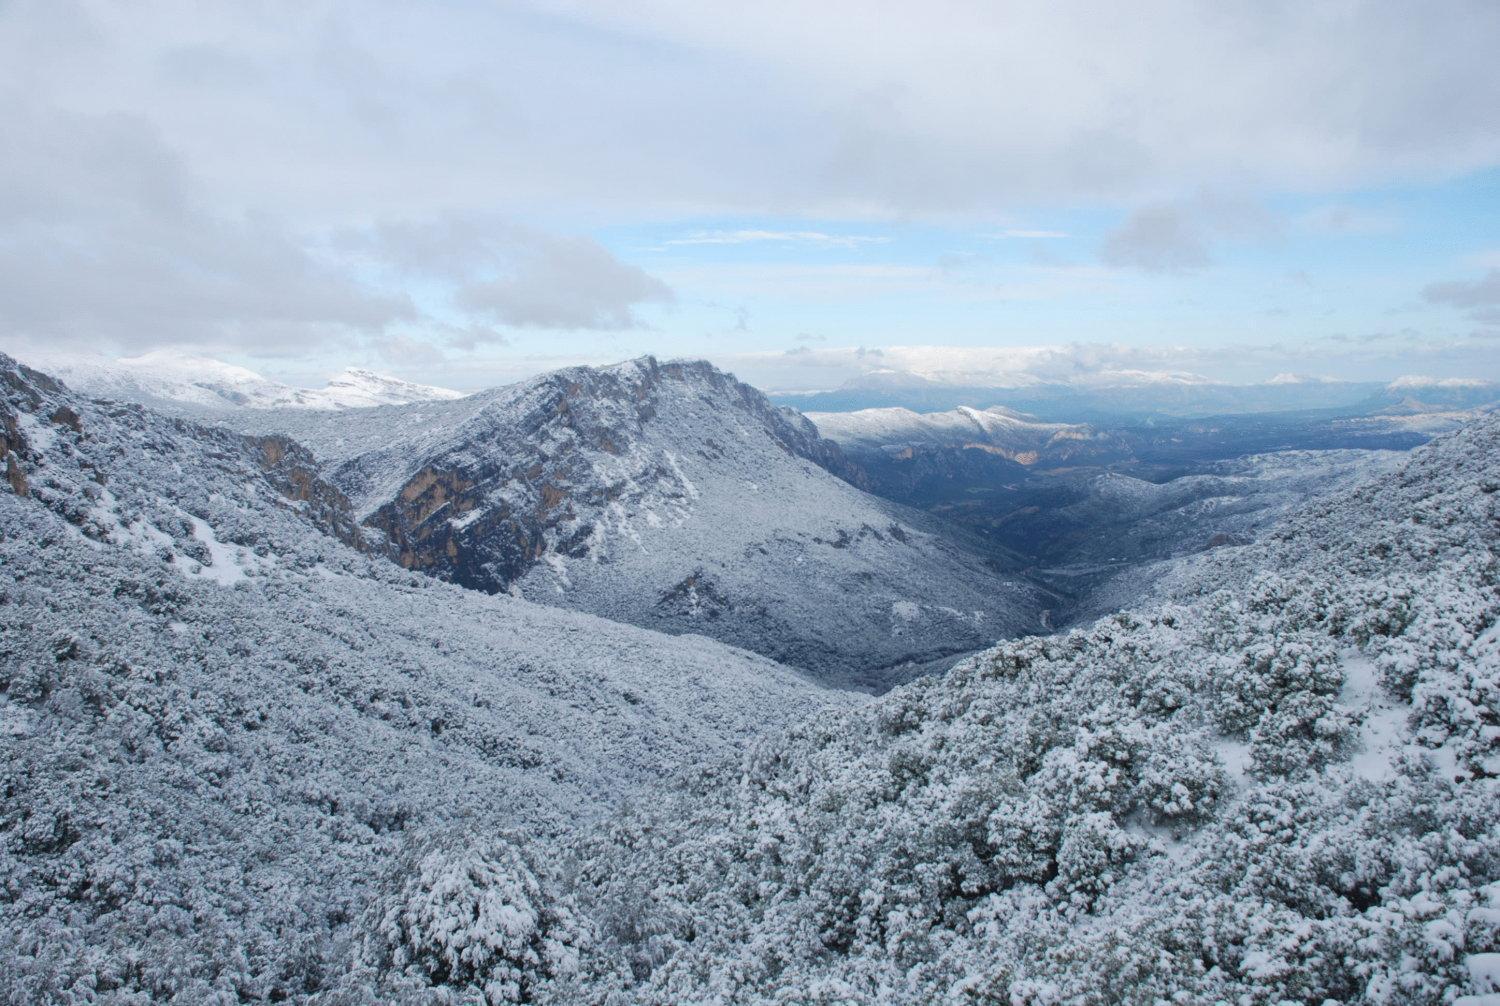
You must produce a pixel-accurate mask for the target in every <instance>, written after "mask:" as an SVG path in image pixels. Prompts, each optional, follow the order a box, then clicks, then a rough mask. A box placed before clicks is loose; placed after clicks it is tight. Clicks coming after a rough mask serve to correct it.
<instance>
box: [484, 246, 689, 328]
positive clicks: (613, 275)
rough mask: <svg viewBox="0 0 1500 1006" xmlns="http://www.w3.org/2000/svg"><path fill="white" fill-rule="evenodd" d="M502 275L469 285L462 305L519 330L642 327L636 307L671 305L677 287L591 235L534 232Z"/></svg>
mask: <svg viewBox="0 0 1500 1006" xmlns="http://www.w3.org/2000/svg"><path fill="white" fill-rule="evenodd" d="M531 238H532V240H531V241H529V242H528V243H527V244H526V245H524V246H520V247H516V248H514V249H513V250H512V257H511V259H510V261H509V263H508V264H507V267H506V269H505V271H504V272H502V274H501V275H498V276H496V277H495V278H493V279H487V280H481V281H478V282H473V283H468V284H465V285H464V286H462V287H460V288H459V289H458V291H457V293H456V295H455V298H454V299H455V301H456V302H457V304H458V305H459V306H460V307H462V308H465V309H467V310H470V311H474V312H476V313H479V314H483V315H488V316H490V317H493V318H494V319H495V320H496V321H499V322H500V323H501V324H504V325H512V326H515V327H516V328H554V329H625V328H639V327H641V324H642V322H641V320H640V318H639V317H638V316H637V315H636V312H635V309H636V308H637V307H638V306H640V305H642V304H647V303H667V302H670V301H671V300H672V290H671V288H670V287H668V286H667V285H666V284H665V283H663V282H662V281H661V280H659V279H657V278H656V277H654V276H651V275H650V274H648V273H647V272H646V271H645V270H643V269H641V268H639V267H638V266H633V265H629V264H627V263H624V262H621V261H620V260H619V259H617V258H615V257H614V255H612V254H611V253H610V252H609V251H608V249H606V248H605V247H604V246H603V245H601V244H599V243H598V242H597V241H594V240H592V239H590V238H581V237H553V236H546V237H542V236H538V235H535V234H533V235H531Z"/></svg>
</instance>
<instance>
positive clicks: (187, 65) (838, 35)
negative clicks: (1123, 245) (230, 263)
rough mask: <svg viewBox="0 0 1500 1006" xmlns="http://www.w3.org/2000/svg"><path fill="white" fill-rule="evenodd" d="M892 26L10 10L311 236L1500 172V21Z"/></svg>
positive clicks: (1148, 17) (212, 174)
mask: <svg viewBox="0 0 1500 1006" xmlns="http://www.w3.org/2000/svg"><path fill="white" fill-rule="evenodd" d="M877 10H878V13H876V14H873V15H872V13H871V11H870V9H869V8H868V7H867V6H866V5H864V4H861V3H858V2H857V0H829V2H827V3H822V4H818V5H816V6H815V9H808V7H807V5H805V4H798V3H794V2H792V0H769V2H766V3H761V4H743V5H736V6H735V7H733V9H723V8H722V5H703V4H687V3H681V2H676V0H644V2H642V3H637V4H628V5H623V4H612V5H611V4H546V3H541V2H518V3H514V4H466V5H464V4H461V5H448V6H445V7H444V8H443V9H442V12H441V13H440V14H438V15H435V14H434V13H433V12H431V11H428V10H424V9H419V8H411V7H402V6H400V5H377V6H376V8H375V9H374V10H372V9H371V8H370V7H369V5H367V4H363V3H357V2H355V0H330V2H328V3H320V4H313V5H291V6H288V7H285V8H279V9H278V15H277V16H276V17H275V18H269V17H267V16H265V14H264V13H263V12H261V11H259V10H258V9H256V7H255V5H244V4H229V3H218V4H215V3H203V4H195V5H194V6H193V16H192V17H190V18H189V17H184V16H182V13H181V9H180V7H179V6H178V5H175V4H171V3H150V2H147V3H140V4H131V5H129V6H128V7H121V6H119V5H111V4H106V3H88V2H84V3H81V4H47V3H40V2H31V3H25V2H23V3H13V4H7V5H5V6H4V8H3V11H4V13H3V14H0V18H3V23H0V66H4V67H6V76H7V77H8V78H9V79H11V80H15V81H25V82H26V84H27V87H28V88H29V89H31V90H32V91H34V93H38V94H47V95H50V96H52V98H53V99H54V100H55V102H56V104H57V105H58V106H59V107H66V108H74V109H79V110H94V111H100V110H103V109H105V108H111V109H117V110H120V111H123V112H125V113H128V114H136V115H141V116H144V117H147V118H149V119H150V120H151V121H152V122H153V123H154V125H155V126H156V127H157V128H158V129H159V130H160V132H161V134H162V135H163V136H165V137H166V138H167V141H168V142H169V143H170V144H172V145H173V146H174V147H175V148H177V149H179V150H181V151H182V152H183V156H184V157H185V159H186V161H187V163H188V164H189V166H190V167H191V169H192V170H193V171H194V172H195V173H196V174H198V175H199V176H201V177H203V178H208V179H213V186H214V190H215V191H214V192H213V193H212V196H213V197H214V199H215V200H218V201H221V202H222V203H223V204H224V205H226V206H232V207H234V208H235V209H243V208H245V207H247V206H256V207H258V208H260V209H263V210H265V211H267V212H276V213H283V214H286V215H287V217H288V218H293V219H297V220H299V221H303V222H306V223H308V224H310V225H311V224H316V225H324V224H329V223H331V222H332V221H331V219H330V218H338V220H339V221H341V222H348V221H351V220H356V219H361V218H363V219H369V218H371V217H374V216H378V215H382V214H386V215H397V216H403V217H423V216H432V215H436V214H437V213H438V212H439V211H440V210H442V209H444V208H449V209H451V208H454V207H459V208H463V209H464V210H473V209H479V208H482V207H483V208H489V209H491V210H496V211H499V212H501V213H503V214H506V215H513V216H514V215H518V214H520V213H522V212H541V213H551V212H569V211H572V210H580V209H582V210H588V211H605V212H612V213H617V214H620V215H622V216H628V217H631V218H633V219H643V218H646V219H649V218H650V217H647V216H645V215H646V214H657V216H656V217H655V218H657V219H662V218H666V217H669V216H670V217H672V218H676V219H682V218H683V216H685V215H686V216H697V217H698V218H700V219H702V218H705V217H709V216H712V215H714V214H724V213H741V214H744V213H764V212H767V210H768V208H770V209H772V210H773V211H774V212H776V213H777V214H779V215H781V216H782V217H783V218H785V217H787V216H790V215H806V216H815V217H821V218H824V219H827V218H830V217H831V216H835V215H837V216H844V217H851V216H880V217H887V218H891V217H899V218H910V219H945V220H946V219H951V218H952V217H953V215H955V214H966V213H991V212H993V213H996V214H997V215H1001V214H1004V213H1006V212H1010V211H1013V210H1014V209H1015V207H1016V206H1017V205H1018V204H1023V203H1026V204H1031V205H1036V204H1037V203H1039V202H1041V203H1052V204H1056V203H1057V202H1066V201H1070V200H1098V199H1108V200H1111V201H1125V202H1142V201H1148V200H1152V199H1159V198H1162V197H1163V195H1164V194H1167V193H1171V192H1190V191H1194V190H1196V189H1200V188H1203V187H1205V186H1208V187H1219V186H1223V187H1228V188H1235V189H1237V190H1246V191H1262V190H1276V191H1283V190H1292V191H1327V190H1329V189H1333V188H1338V187H1342V186H1355V185H1359V186H1369V185H1376V184H1381V183H1383V182H1389V181H1406V180H1421V179H1429V178H1434V177H1455V176H1458V175H1461V174H1463V173H1466V172H1469V171H1472V170H1476V169H1482V168H1485V167H1489V166H1493V165H1494V164H1495V163H1497V160H1500V133H1497V131H1496V130H1495V129H1494V128H1493V111H1492V110H1493V109H1494V108H1495V107H1497V106H1500V75H1496V74H1495V73H1494V72H1493V65H1492V61H1493V49H1494V39H1495V38H1496V37H1497V36H1500V7H1497V6H1496V5H1495V4H1493V3H1491V2H1488V0H1454V2H1452V3H1446V4H1443V5H1441V7H1440V8H1437V9H1434V8H1431V7H1430V6H1427V5H1414V4H1388V3H1345V4H1280V3H1272V4H1264V3H1236V4H1227V5H1226V4H1206V5H1194V4H1182V3H1174V2H1171V0H1161V2H1151V3H1146V4H1143V5H1134V4H1131V5H1106V6H1105V7H1104V8H1102V9H1101V7H1100V6H1099V5H1096V4H1083V3H1063V4H986V3H961V2H955V0H942V2H938V3H936V4H929V5H900V4H883V5H880V6H879V7H878V9H877ZM856 24H857V25H858V28H859V35H860V44H859V45H858V46H851V45H850V44H849V38H850V31H851V25H856ZM1168 29H1170V30H1168ZM1434 54H1441V56H1440V57H1436V56H1434ZM575 69H579V70H580V71H582V70H585V69H586V72H572V71H574V70H575ZM0 114H3V113H0ZM314 218H316V219H314Z"/></svg>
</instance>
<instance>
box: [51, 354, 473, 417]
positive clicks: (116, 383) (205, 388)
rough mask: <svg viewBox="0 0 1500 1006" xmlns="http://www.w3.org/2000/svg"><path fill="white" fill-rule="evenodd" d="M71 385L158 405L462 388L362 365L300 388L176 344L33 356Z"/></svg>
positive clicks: (355, 402) (216, 407)
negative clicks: (115, 353) (115, 355)
mask: <svg viewBox="0 0 1500 1006" xmlns="http://www.w3.org/2000/svg"><path fill="white" fill-rule="evenodd" d="M30 362H31V363H32V364H33V365H34V366H36V367H37V368H38V369H39V370H42V371H44V372H47V373H51V374H54V375H55V376H57V377H59V378H61V379H62V380H63V381H64V382H65V383H66V384H68V386H69V387H72V388H74V389H76V390H78V391H80V392H82V393H84V394H87V395H91V396H93V397H96V398H116V399H120V400H123V401H130V402H136V403H138V404H142V405H148V406H152V407H155V408H166V409H169V410H170V409H173V408H174V407H175V408H188V409H195V410H212V411H227V410H238V409H314V410H339V409H351V408H369V407H372V406H378V405H404V404H409V403H412V402H422V401H446V400H451V399H455V398H461V397H463V392H459V391H452V390H450V389H448V388H438V387H432V386H430V385H425V384H416V383H414V382H411V381H406V380H402V379H401V378H398V377H390V376H387V375H384V374H379V373H376V372H375V371H372V370H367V369H364V368H359V367H349V368H346V369H345V370H343V371H340V372H339V373H337V374H335V375H333V376H332V377H331V378H329V380H328V383H327V385H325V386H324V387H322V388H297V387H293V386H291V385H288V384H283V383H281V382H279V381H273V380H271V379H269V378H267V377H264V376H262V375H261V374H259V373H257V372H255V371H254V370H251V369H249V368H248V367H241V366H238V365H236V364H232V363H226V362H224V361H222V360H217V359H214V358H213V357H209V356H203V355H200V354H195V353H187V352H182V351H178V350H169V349H159V350H153V351H152V352H149V353H144V354H142V355H140V356H133V357H123V358H120V359H114V360H110V359H106V358H104V357H93V356H80V355H72V354H40V355H37V356H36V357H35V358H34V359H33V360H31V361H30Z"/></svg>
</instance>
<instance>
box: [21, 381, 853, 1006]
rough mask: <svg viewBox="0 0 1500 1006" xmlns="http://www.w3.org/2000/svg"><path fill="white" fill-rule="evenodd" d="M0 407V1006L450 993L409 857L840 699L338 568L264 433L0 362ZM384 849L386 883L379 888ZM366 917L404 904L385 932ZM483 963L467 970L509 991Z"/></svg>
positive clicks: (595, 808)
mask: <svg viewBox="0 0 1500 1006" xmlns="http://www.w3.org/2000/svg"><path fill="white" fill-rule="evenodd" d="M0 386H3V391H4V396H5V397H4V400H3V402H0V424H3V425H0V438H3V441H0V453H3V454H4V455H5V461H4V463H5V464H6V466H7V471H8V478H9V484H8V485H7V486H6V487H5V490H4V491H0V753H3V758H0V792H3V794H4V799H3V801H0V1001H4V1002H16V1003H34V1002H93V1001H105V1002H141V1003H144V1002H178V1003H194V1004H197V1003H207V1002H239V1001H261V1000H271V1001H275V1000H278V999H288V998H290V999H302V998H305V997H306V996H308V995H311V994H313V993H315V992H317V991H319V990H324V991H326V990H327V989H329V988H332V987H333V986H334V985H335V984H336V983H337V982H338V981H339V980H342V979H343V978H344V977H345V976H346V972H348V973H349V974H363V973H364V972H362V971H359V969H358V968H355V967H354V963H353V962H354V961H355V960H356V958H358V959H360V960H363V959H364V958H363V957H359V955H360V954H366V955H369V956H370V959H371V960H372V961H375V962H377V963H379V962H384V963H385V964H387V965H389V966H390V968H392V969H395V970H394V971H393V972H392V973H393V974H394V973H395V971H402V972H404V970H407V969H409V968H411V967H418V966H420V967H426V968H429V969H430V973H432V974H435V975H439V976H443V977H444V978H445V979H451V980H453V981H458V980H459V979H460V978H461V977H462V976H464V975H467V974H470V973H477V972H465V971H462V970H455V969H454V968H453V967H451V966H449V965H446V964H442V963H441V961H442V951H441V950H440V949H438V950H434V949H433V947H434V944H433V943H432V942H431V941H432V939H436V938H438V937H432V936H431V935H430V934H429V935H422V934H423V933H425V932H427V930H426V928H425V927H427V926H428V924H429V923H428V921H424V919H423V917H422V916H421V914H420V910H418V909H416V908H411V907H410V905H411V904H412V900H411V899H413V898H418V897H426V896H428V895H420V894H419V893H417V892H419V891H420V890H421V888H420V883H421V881H420V871H421V870H424V869H425V870H435V871H437V872H436V873H433V874H432V876H433V877H434V878H437V879H435V880H433V883H448V881H446V880H443V879H442V878H444V877H456V876H459V875H460V874H461V873H462V872H463V871H464V870H468V869H470V867H465V866H462V865H453V866H451V867H449V866H435V865H433V864H432V863H430V862H429V860H428V859H426V858H424V857H425V856H427V855H429V854H430V853H431V851H432V849H433V848H435V847H434V845H433V843H435V842H438V840H439V839H440V838H441V836H443V835H446V834H448V833H449V832H450V831H452V830H453V829H458V830H459V831H460V832H461V833H462V834H463V835H464V837H465V842H470V841H478V840H480V839H482V838H483V837H485V836H489V835H496V834H498V833H499V831H500V830H501V829H515V828H522V829H525V830H526V831H527V832H528V833H529V834H531V835H533V836H537V837H538V839H539V840H545V839H546V837H547V836H555V835H558V834H560V833H562V832H564V831H565V830H566V829H568V828H571V827H573V826H576V825H577V824H578V822H579V821H581V820H586V819H588V818H589V817H591V816H595V815H598V814H601V813H604V812H606V811H607V810H609V809H610V808H611V807H613V806H614V804H615V803H616V802H617V801H619V800H622V799H630V798H632V797H633V796H634V795H636V794H639V793H640V792H643V791H645V790H646V789H647V788H648V787H651V786H653V785H655V784H657V783H659V782H660V781H661V780H662V779H663V778H664V777H666V776H668V775H670V774H671V773H673V772H674V771H676V770H677V768H678V766H680V765H683V764H696V763H698V762H701V761H704V760H709V761H714V760H717V759H719V758H721V757H723V756H725V755H727V754H728V753H729V752H731V751H733V750H735V749H736V748H737V747H738V746H739V745H741V744H742V743H744V742H745V741H746V740H747V739H748V738H749V737H751V736H753V735H754V734H756V733H758V732H760V731H763V730H764V729H765V728H766V725H767V724H768V723H775V722H777V721H780V722H782V723H785V722H788V721H790V720H791V719H794V718H796V717H797V716H799V715H802V714H804V713H805V712H807V711H809V710H811V709H814V708H818V707H819V706H821V705H823V704H826V703H829V702H841V701H849V700H848V699H847V698H845V697H844V696H841V695H840V694H838V693H833V692H828V691H825V690H823V689H819V688H816V687H815V686H814V685H812V683H811V682H809V681H807V680H806V679H804V678H802V677H801V676H799V675H797V674H795V673H794V672H792V671H789V670H787V669H785V668H782V667H780V666H778V665H776V664H773V663H771V662H770V661H768V660H765V659H763V658H760V657H756V656H754V655H751V654H748V653H745V652H743V651H738V650H732V649H730V648H728V647H724V646H722V645H719V644H717V643H713V642H711V641H709V640H706V639H703V638H701V637H686V636H685V637H667V636H661V635H658V634H655V633H650V632H646V631H644V630H640V629H635V628H631V627H628V626H622V625H617V624H614V623H610V622H606V621H603V620H601V619H598V618H594V617H591V616H587V615H582V614H575V613H571V612H566V611H561V610H556V609H551V608H542V607H538V606H535V605H532V604H529V603H527V602H525V601H521V600H517V599H513V598H510V597H504V596H498V597H497V596H490V595H486V594H480V593H475V592H471V591H465V590H462V589H460V588H457V587H453V586H450V585H448V584H444V583H441V582H439V581H437V580H434V579H432V578H430V577H426V576H421V575H418V574H413V573H407V572H403V571H401V570H400V569H398V568H397V567H395V566H393V565H391V564H390V563H388V562H387V561H385V560H384V559H379V558H375V557H371V556H368V555H365V554H361V552H359V551H358V550H357V549H356V548H354V547H351V546H350V545H348V544H345V543H344V542H342V541H340V540H337V538H336V537H335V535H338V536H340V537H343V538H344V539H346V540H347V541H350V542H353V543H354V544H355V545H359V544H360V539H359V536H358V532H357V531H355V530H354V529H353V527H352V525H350V524H349V523H348V522H347V520H346V519H344V518H343V517H341V512H342V509H341V497H340V496H339V494H337V493H336V492H334V491H332V490H330V489H328V487H326V486H320V485H319V484H318V483H317V482H316V480H315V479H313V478H312V476H311V475H310V473H309V472H308V471H307V470H306V469H303V468H300V467H298V466H297V465H296V464H295V461H296V458H297V454H296V452H295V450H294V449H293V448H292V447H290V446H289V445H287V444H286V443H284V442H281V441H265V442H263V441H257V440H248V439H246V438H242V437H239V436H236V435H232V434H227V433H224V432H222V431H211V430H205V429H202V428H199V427H196V426H193V425H191V424H187V423H183V422H179V421H175V420H168V419H163V418H160V417H158V416H154V415H152V414H151V413H149V412H145V411H143V410H141V409H139V408H137V407H134V406H128V407H117V406H99V405H95V404H92V403H89V402H86V401H84V400H82V399H79V398H77V397H76V396H73V395H70V394H68V393H66V392H65V390H64V389H62V388H61V387H59V386H57V385H56V384H54V383H53V382H51V381H50V380H48V379H47V378H45V377H44V376H42V375H40V374H36V373H34V372H27V371H24V370H22V369H19V368H17V367H16V366H15V365H14V364H13V363H12V362H11V361H9V360H5V359H4V358H0ZM325 532H326V533H325ZM436 848H442V847H441V846H440V845H439V846H437V847H436ZM458 855H459V856H460V859H459V861H457V862H459V863H460V864H461V863H464V862H470V861H475V862H478V863H481V864H482V863H483V862H486V860H484V858H483V856H482V854H481V853H479V852H470V851H468V850H467V847H466V848H465V851H462V852H461V853H459V854H458ZM412 856H415V857H416V858H415V859H413V860H412V862H413V863H415V864H417V865H416V866H414V867H413V869H416V870H418V875H417V877H416V879H412V878H406V877H400V878H396V879H392V880H391V881H390V886H389V891H387V888H386V887H382V886H381V885H382V882H383V878H386V877H387V876H388V875H389V872H390V869H391V864H392V863H394V862H405V861H406V858H409V857H412ZM475 857H478V859H476V858H475ZM422 864H427V865H422ZM473 869H478V870H481V871H482V872H483V871H487V872H483V876H484V877H486V878H491V879H492V878H494V877H498V876H501V875H504V876H506V877H509V878H511V881H512V882H514V883H517V884H522V885H523V887H524V885H525V884H527V883H530V881H527V880H525V878H524V876H523V875H520V874H518V873H517V870H518V869H519V868H518V867H517V866H516V865H515V864H513V863H511V861H510V860H504V861H502V862H500V863H499V865H496V866H494V867H493V868H490V867H485V866H482V865H481V866H476V867H473ZM445 871H446V872H445ZM455 871H456V872H455ZM496 871H499V872H496ZM489 882H490V880H486V883H489ZM412 884H418V887H416V888H413V887H412ZM526 889H528V890H529V889H530V888H526ZM382 892H386V893H385V894H383V893H382ZM401 892H407V893H406V894H402V893H401ZM386 895H388V897H389V898H396V899H398V901H399V900H400V899H402V898H405V899H406V902H405V903H406V904H407V905H408V907H407V908H403V909H400V910H396V914H395V915H394V916H391V919H390V920H389V921H387V920H386V914H389V912H390V911H392V910H393V909H392V908H391V905H392V904H394V903H395V902H390V901H389V900H381V899H382V897H386ZM430 896H431V897H432V898H433V899H435V900H434V901H433V904H434V905H438V906H441V905H443V904H452V903H454V902H452V901H451V899H450V896H449V895H448V894H445V893H442V892H437V893H433V894H431V895H430ZM445 899H449V900H445ZM437 910H438V909H436V908H434V909H433V911H437ZM540 911H541V914H540V915H539V916H538V917H537V920H536V921H534V922H532V923H528V924H529V925H533V926H539V927H541V931H542V932H544V933H552V932H553V929H554V928H555V926H554V923H553V922H552V921H549V920H551V919H552V918H553V916H552V915H550V914H548V913H550V912H551V909H542V910H540ZM370 912H375V913H376V914H375V916H369V913H370ZM405 912H417V913H418V914H417V915H416V916H414V917H413V919H412V920H411V921H403V919H404V918H405V915H404V914H403V913H405ZM381 913H386V914H381ZM367 916H368V917H370V918H373V919H374V921H372V922H371V923H370V927H369V928H365V927H364V926H363V924H362V923H361V922H360V920H362V919H366V918H367ZM481 917H482V918H483V919H486V920H487V919H490V918H495V917H499V918H501V919H502V920H504V919H508V918H509V916H508V915H506V914H505V913H503V912H502V913H500V915H499V916H493V915H482V916H481ZM559 925H560V923H559ZM382 934H384V935H382ZM365 937H368V939H366V938H365ZM494 938H495V939H500V937H498V936H497V937H494ZM508 938H509V937H507V939H508ZM538 938H539V939H543V940H545V939H550V938H551V937H550V936H543V937H538ZM516 939H520V940H521V941H522V943H524V944H526V945H527V946H530V942H529V941H530V937H526V936H517V937H516ZM378 940H386V941H387V942H386V943H384V944H380V946H386V947H388V949H387V950H379V949H377V946H376V942H372V941H378ZM510 946H512V944H509V943H507V944H504V946H503V947H502V946H500V945H499V944H497V948H498V949H496V950H494V952H493V953H492V954H490V955H489V956H486V957H482V958H472V961H471V966H472V968H474V969H479V970H483V971H484V973H485V974H486V975H487V976H488V977H487V978H486V982H489V983H491V984H493V983H494V982H502V984H504V983H505V982H509V984H505V985H504V987H506V988H510V987H514V986H515V984H516V982H517V981H520V979H504V980H503V981H502V979H501V978H500V977H498V973H497V972H495V967H497V966H498V965H497V964H496V962H497V961H499V960H500V959H502V958H504V957H505V954H507V953H510V952H511V951H509V950H505V949H504V947H510ZM398 951H399V956H398ZM516 952H517V953H519V952H520V951H516ZM434 954H436V955H437V956H435V957H434V956H433V955H434ZM505 959H511V958H505ZM520 959H521V958H516V960H520ZM527 959H528V960H529V958H527ZM547 959H548V960H551V958H547ZM398 960H399V961H400V962H401V964H400V967H399V968H397V966H396V963H395V962H396V961H398ZM371 966H372V967H374V965H371ZM518 966H519V965H518ZM538 966H539V967H541V966H542V965H538ZM551 966H552V965H551V964H547V965H546V967H551ZM351 968H352V969H353V970H352V971H351ZM373 973H376V974H385V972H383V971H379V970H378V969H377V970H376V971H375V972H373ZM350 980H353V979H352V978H351V979H350ZM393 980H395V979H393ZM496 987H500V986H496ZM369 995H370V997H372V998H374V999H378V998H379V996H376V995H375V993H369Z"/></svg>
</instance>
